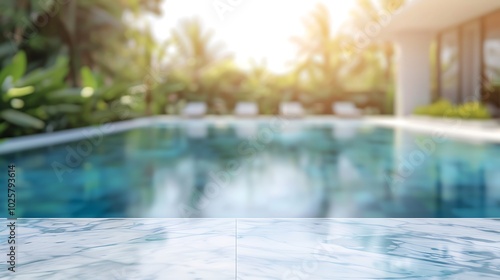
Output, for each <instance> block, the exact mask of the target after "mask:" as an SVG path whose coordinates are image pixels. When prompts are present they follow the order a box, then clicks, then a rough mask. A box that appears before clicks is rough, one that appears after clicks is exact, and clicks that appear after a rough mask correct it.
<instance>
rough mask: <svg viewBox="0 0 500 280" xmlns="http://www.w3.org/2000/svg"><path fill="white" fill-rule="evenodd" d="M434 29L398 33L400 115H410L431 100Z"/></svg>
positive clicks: (397, 107) (398, 99)
mask: <svg viewBox="0 0 500 280" xmlns="http://www.w3.org/2000/svg"><path fill="white" fill-rule="evenodd" d="M433 38H434V34H433V33H431V32H411V31H409V32H405V33H404V34H399V35H398V36H396V41H395V42H396V46H397V47H396V52H397V60H396V61H397V66H396V69H397V71H396V85H397V88H396V96H395V98H396V100H395V107H396V108H395V109H396V110H395V112H396V116H398V117H401V116H407V115H410V114H412V113H413V111H414V109H415V108H416V107H418V106H421V105H428V104H429V103H430V102H431V66H430V54H429V50H430V44H431V41H432V39H433Z"/></svg>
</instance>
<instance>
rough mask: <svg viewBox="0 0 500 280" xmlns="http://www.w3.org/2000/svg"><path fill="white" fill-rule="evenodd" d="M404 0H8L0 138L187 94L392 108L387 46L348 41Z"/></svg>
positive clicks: (217, 100) (180, 102)
mask: <svg viewBox="0 0 500 280" xmlns="http://www.w3.org/2000/svg"><path fill="white" fill-rule="evenodd" d="M402 5H404V1H403V0H399V1H394V0H378V1H370V0H353V1H299V0H297V1H287V2H286V4H285V3H282V2H278V1H273V3H270V1H263V0H257V1H222V0H221V1H203V2H201V1H193V0H189V1H182V0H170V1H161V0H120V1H105V0H89V1H80V0H75V1H70V0H44V1H42V0H41V1H29V0H18V1H14V0H7V1H1V3H0V11H1V12H0V22H1V25H0V29H1V30H0V66H1V71H0V84H1V95H2V99H1V101H0V119H1V120H2V122H1V124H0V138H6V137H15V136H21V135H28V134H35V133H41V132H50V131H55V130H62V129H68V128H74V127H82V126H88V125H94V124H99V123H103V122H111V121H118V120H125V119H130V118H135V117H141V116H148V115H157V114H170V115H176V114H179V112H180V110H182V108H183V107H184V106H185V104H186V103H187V102H192V101H203V102H206V103H207V108H208V113H209V114H215V115H224V114H231V113H232V111H233V109H234V106H235V104H236V103H237V102H240V101H252V102H256V103H257V104H258V106H259V109H260V114H276V113H277V112H278V106H279V103H280V102H285V101H298V102H301V104H302V105H303V106H304V108H305V110H306V112H307V114H311V115H314V114H330V113H331V110H332V109H331V108H330V104H332V103H333V102H337V101H350V102H353V103H354V104H356V106H357V107H358V108H361V109H363V110H364V113H365V114H389V115H390V114H393V107H394V106H393V102H394V101H393V99H394V89H393V88H394V86H393V78H392V77H393V68H394V67H393V60H394V48H393V45H392V44H389V43H383V42H379V41H377V40H372V39H373V38H369V41H368V42H366V43H363V47H362V48H360V47H359V42H355V39H356V38H355V36H353V34H354V33H355V32H356V31H357V30H363V28H364V27H365V25H366V23H367V22H373V21H375V22H381V21H382V20H384V19H382V18H380V17H382V16H383V14H384V13H381V11H385V14H387V11H389V13H393V12H395V11H397V9H398V8H399V7H401V6H402Z"/></svg>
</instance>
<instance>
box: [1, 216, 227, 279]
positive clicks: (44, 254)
mask: <svg viewBox="0 0 500 280" xmlns="http://www.w3.org/2000/svg"><path fill="white" fill-rule="evenodd" d="M4 222H5V220H4ZM4 222H3V223H2V224H3V225H4V226H3V227H2V230H1V232H0V235H1V236H7V231H6V230H5V228H6V227H5V223H4ZM234 234H235V221H234V220H225V219H218V220H213V219H175V220H174V219H171V220H165V219H119V220H113V219H111V220H110V219H43V220H42V219H26V220H25V219H22V220H21V219H20V220H18V228H17V241H16V243H18V244H19V245H18V249H17V254H18V256H17V264H18V265H17V266H16V268H17V271H16V272H15V273H12V272H10V271H7V266H6V265H5V259H6V257H5V255H4V254H3V253H2V255H3V256H4V258H3V259H4V260H2V262H1V268H0V269H1V271H0V279H47V280H48V279H50V280H52V279H54V280H57V279H64V280H67V279H85V280H89V279H92V280H99V279H103V280H115V279H116V280H126V279H146V280H147V279H179V280H181V279H214V280H218V279H234V278H235V245H234V244H235V235H234ZM1 240H2V243H1V247H2V250H1V251H2V252H4V248H6V247H7V244H6V238H3V237H2V239H1Z"/></svg>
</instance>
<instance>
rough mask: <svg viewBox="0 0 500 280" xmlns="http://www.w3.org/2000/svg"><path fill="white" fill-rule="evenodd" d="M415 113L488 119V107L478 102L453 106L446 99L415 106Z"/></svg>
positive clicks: (489, 116)
mask: <svg viewBox="0 0 500 280" xmlns="http://www.w3.org/2000/svg"><path fill="white" fill-rule="evenodd" d="M414 113H415V114H416V115H423V116H433V117H445V118H462V119H490V118H491V115H490V113H489V111H488V109H487V108H486V107H485V106H484V105H483V104H481V103H480V102H468V103H464V104H461V105H458V106H454V105H453V104H451V103H450V102H449V101H448V100H445V99H440V100H438V101H437V102H435V103H432V104H430V105H427V106H420V107H417V108H416V109H415V111H414Z"/></svg>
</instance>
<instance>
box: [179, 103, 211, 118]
mask: <svg viewBox="0 0 500 280" xmlns="http://www.w3.org/2000/svg"><path fill="white" fill-rule="evenodd" d="M206 113H207V104H205V103H204V102H189V103H188V104H186V107H184V109H183V110H182V116H184V117H202V116H204V115H205V114H206Z"/></svg>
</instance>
